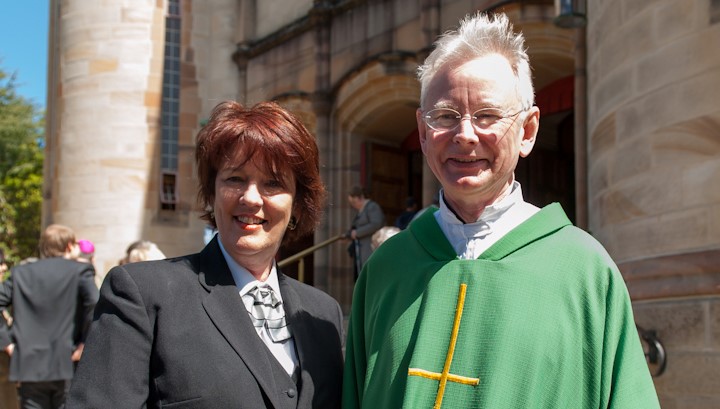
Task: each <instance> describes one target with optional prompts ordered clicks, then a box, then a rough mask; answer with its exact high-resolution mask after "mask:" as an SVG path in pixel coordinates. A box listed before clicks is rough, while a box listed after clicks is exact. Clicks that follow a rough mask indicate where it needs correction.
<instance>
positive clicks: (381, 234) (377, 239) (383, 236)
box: [370, 226, 401, 251]
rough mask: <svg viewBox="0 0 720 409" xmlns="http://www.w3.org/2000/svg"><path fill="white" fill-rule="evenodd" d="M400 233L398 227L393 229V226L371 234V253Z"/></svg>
mask: <svg viewBox="0 0 720 409" xmlns="http://www.w3.org/2000/svg"><path fill="white" fill-rule="evenodd" d="M400 231H401V229H400V228H399V227H395V226H384V227H381V228H380V230H378V231H376V232H375V233H373V235H372V241H371V242H370V247H372V250H373V251H375V250H377V248H378V247H380V245H381V244H383V243H384V242H385V240H387V239H389V238H390V237H392V236H394V235H396V234H398V233H400Z"/></svg>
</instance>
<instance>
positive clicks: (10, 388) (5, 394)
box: [0, 248, 18, 409]
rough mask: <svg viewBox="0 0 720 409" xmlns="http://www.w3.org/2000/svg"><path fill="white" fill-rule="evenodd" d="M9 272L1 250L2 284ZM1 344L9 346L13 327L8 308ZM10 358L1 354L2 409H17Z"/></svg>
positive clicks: (1, 321)
mask: <svg viewBox="0 0 720 409" xmlns="http://www.w3.org/2000/svg"><path fill="white" fill-rule="evenodd" d="M7 271H8V266H7V262H6V260H5V252H4V251H3V249H2V248H0V282H2V281H3V280H4V279H5V273H6V272H7ZM0 313H1V314H2V316H0V344H2V345H7V344H9V343H10V342H11V341H10V325H12V316H11V315H10V313H9V312H8V310H7V309H6V308H3V309H2V310H0ZM9 376H10V357H9V356H8V355H7V354H5V353H0V409H17V407H18V400H17V391H16V389H17V388H16V386H15V382H10V380H9V379H8V378H9Z"/></svg>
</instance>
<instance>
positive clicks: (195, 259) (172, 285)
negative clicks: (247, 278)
mask: <svg viewBox="0 0 720 409" xmlns="http://www.w3.org/2000/svg"><path fill="white" fill-rule="evenodd" d="M279 283H280V292H281V293H282V298H283V302H284V306H285V311H286V318H287V321H288V324H289V325H290V329H291V332H292V334H293V337H294V340H295V345H296V349H297V353H298V359H299V361H300V370H301V372H300V377H299V378H300V379H299V381H298V384H297V385H296V384H295V383H293V381H292V380H291V379H290V377H289V376H288V375H287V374H286V373H285V371H284V370H283V369H282V367H281V366H280V364H279V363H278V362H277V360H275V358H274V357H273V356H272V354H271V353H270V352H269V350H268V349H267V347H266V346H265V344H264V343H263V342H262V340H260V338H259V337H258V336H257V333H256V332H255V329H254V327H253V326H252V323H251V321H250V318H249V317H248V313H247V311H246V310H245V307H244V305H243V303H242V299H241V297H240V295H239V292H238V289H237V287H236V286H235V282H234V280H233V278H232V275H231V273H230V270H229V268H228V266H227V264H226V262H225V259H224V258H223V256H222V253H221V252H220V247H219V245H218V243H217V237H216V238H215V239H213V240H212V241H211V242H210V243H209V244H208V245H207V246H206V247H205V249H204V250H203V251H202V252H201V253H199V254H194V255H190V256H185V257H180V258H175V259H168V260H162V261H153V262H143V263H136V264H128V265H124V266H119V267H115V268H113V269H112V270H110V272H109V273H108V276H107V277H106V278H105V281H104V283H103V285H102V288H101V290H100V301H99V302H98V305H97V307H96V309H95V320H94V322H93V325H92V327H91V330H90V334H89V336H88V340H87V342H86V344H85V351H84V353H83V357H82V359H81V361H80V364H79V366H78V370H77V372H76V376H75V378H74V380H73V383H72V387H71V390H70V396H69V400H68V403H67V407H68V408H100V407H106V408H145V407H148V408H158V407H163V408H166V407H167V408H169V407H172V408H176V409H177V408H296V407H297V408H339V407H340V395H341V385H342V365H343V357H342V342H343V340H344V336H343V329H342V328H343V326H342V322H343V314H342V311H341V310H340V307H339V305H338V303H337V302H336V301H335V300H334V299H332V298H331V297H330V296H329V295H327V294H325V293H323V292H322V291H320V290H317V289H315V288H313V287H310V286H308V285H305V284H302V283H299V282H298V281H296V280H293V279H291V278H289V277H286V276H284V275H282V274H279Z"/></svg>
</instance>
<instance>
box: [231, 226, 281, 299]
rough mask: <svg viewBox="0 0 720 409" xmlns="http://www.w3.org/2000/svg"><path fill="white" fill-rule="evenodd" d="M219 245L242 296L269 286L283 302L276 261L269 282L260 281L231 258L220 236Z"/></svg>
mask: <svg viewBox="0 0 720 409" xmlns="http://www.w3.org/2000/svg"><path fill="white" fill-rule="evenodd" d="M218 244H219V245H220V251H221V252H222V254H223V257H224V258H225V262H226V263H227V265H228V268H230V274H232V276H233V280H235V286H236V287H237V288H238V290H240V296H243V295H245V294H247V292H248V291H250V290H251V289H252V288H253V287H255V286H262V285H268V286H270V288H272V289H273V291H275V295H276V296H277V297H278V299H279V300H280V301H282V295H281V293H280V283H279V282H278V274H277V267H276V265H275V262H274V261H273V265H272V268H271V269H270V275H268V278H267V280H265V281H260V280H258V279H256V278H255V276H254V275H252V273H250V271H249V270H248V269H246V268H245V267H243V266H241V265H240V264H238V263H237V262H236V261H235V259H233V258H232V257H230V254H229V253H228V252H227V251H226V250H225V247H224V246H223V244H222V240H220V236H219V234H218Z"/></svg>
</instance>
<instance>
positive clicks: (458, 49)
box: [418, 13, 535, 109]
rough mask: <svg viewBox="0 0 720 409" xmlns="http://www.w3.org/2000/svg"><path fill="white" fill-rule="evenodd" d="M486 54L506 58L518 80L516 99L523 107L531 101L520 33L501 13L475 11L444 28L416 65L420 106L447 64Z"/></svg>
mask: <svg viewBox="0 0 720 409" xmlns="http://www.w3.org/2000/svg"><path fill="white" fill-rule="evenodd" d="M488 54H500V55H502V56H503V57H505V58H507V60H508V61H509V62H510V66H511V67H512V69H513V73H514V74H515V76H516V77H517V79H518V89H517V93H518V98H519V99H520V102H521V103H522V106H523V108H524V109H527V108H530V107H531V106H533V105H534V104H535V92H534V90H533V84H532V74H531V72H530V59H529V57H528V55H527V52H526V48H525V38H524V37H523V35H522V33H515V32H514V31H513V25H512V23H510V20H509V19H508V17H507V16H506V15H505V14H503V13H498V14H493V15H488V14H485V13H475V14H474V15H467V16H466V17H465V18H464V19H462V20H461V21H460V27H459V28H458V29H457V30H452V31H448V32H446V33H445V34H443V35H442V36H440V38H438V40H437V41H435V49H434V50H433V51H432V52H431V53H430V55H429V56H428V57H427V58H426V59H425V62H424V63H423V64H422V65H421V66H420V67H418V79H419V80H420V84H421V91H420V105H421V107H422V106H423V105H424V104H425V96H426V93H427V88H428V86H429V85H430V82H431V81H432V79H433V77H434V76H435V75H436V74H437V73H438V71H440V69H441V68H443V67H444V66H446V65H448V64H453V65H459V64H462V63H465V62H468V61H472V60H474V59H477V58H480V57H483V56H485V55H488Z"/></svg>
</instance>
